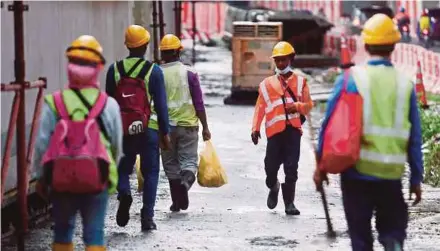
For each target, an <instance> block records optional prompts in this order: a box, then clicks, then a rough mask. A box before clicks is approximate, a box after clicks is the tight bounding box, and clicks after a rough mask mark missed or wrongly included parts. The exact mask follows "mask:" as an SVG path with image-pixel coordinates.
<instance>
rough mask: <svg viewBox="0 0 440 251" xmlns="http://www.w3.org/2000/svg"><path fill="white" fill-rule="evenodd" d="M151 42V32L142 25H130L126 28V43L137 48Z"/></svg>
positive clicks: (129, 46)
mask: <svg viewBox="0 0 440 251" xmlns="http://www.w3.org/2000/svg"><path fill="white" fill-rule="evenodd" d="M148 42H150V33H149V32H148V31H147V30H146V29H145V28H144V27H142V26H140V25H130V26H128V28H127V30H125V45H126V46H127V47H128V48H137V47H140V46H142V45H144V44H146V43H148Z"/></svg>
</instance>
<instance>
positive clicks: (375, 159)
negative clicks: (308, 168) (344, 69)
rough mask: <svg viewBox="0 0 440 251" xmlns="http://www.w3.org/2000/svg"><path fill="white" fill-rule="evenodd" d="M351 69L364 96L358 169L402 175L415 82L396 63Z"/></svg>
mask: <svg viewBox="0 0 440 251" xmlns="http://www.w3.org/2000/svg"><path fill="white" fill-rule="evenodd" d="M351 70H352V74H353V78H354V80H355V83H356V86H357V89H358V91H359V93H360V94H361V96H362V98H363V143H362V145H361V151H360V160H359V161H358V163H357V164H356V169H357V170H358V171H359V172H360V173H362V174H366V175H369V176H374V177H377V178H381V179H391V180H396V179H400V178H401V177H402V175H403V173H404V171H405V163H406V161H407V146H408V141H409V136H410V129H411V123H410V121H409V110H410V98H411V92H412V91H413V88H414V87H413V84H412V83H411V81H410V80H409V79H408V78H407V77H406V76H405V75H404V74H402V73H399V72H398V71H397V70H395V69H394V68H393V67H384V66H356V67H352V69H351Z"/></svg>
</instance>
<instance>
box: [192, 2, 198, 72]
mask: <svg viewBox="0 0 440 251" xmlns="http://www.w3.org/2000/svg"><path fill="white" fill-rule="evenodd" d="M192 25H193V27H192V40H193V44H192V64H193V65H195V63H196V33H197V25H196V2H195V1H192Z"/></svg>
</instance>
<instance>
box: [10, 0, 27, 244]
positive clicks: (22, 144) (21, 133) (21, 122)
mask: <svg viewBox="0 0 440 251" xmlns="http://www.w3.org/2000/svg"><path fill="white" fill-rule="evenodd" d="M13 8H14V33H15V34H14V40H15V62H14V66H15V82H16V83H18V84H21V85H22V88H21V89H20V91H19V92H20V102H19V103H20V104H19V109H18V110H19V112H18V119H17V187H18V205H19V211H20V225H21V226H20V227H19V228H18V231H17V233H18V239H17V248H18V250H24V249H25V247H24V234H25V233H26V232H27V230H28V212H27V188H28V177H27V173H28V172H27V165H26V135H25V130H26V117H25V99H26V98H25V84H26V83H25V81H24V77H25V62H24V32H23V11H24V5H23V1H14V4H13Z"/></svg>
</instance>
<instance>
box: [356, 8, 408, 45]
mask: <svg viewBox="0 0 440 251" xmlns="http://www.w3.org/2000/svg"><path fill="white" fill-rule="evenodd" d="M400 38H401V36H400V32H399V29H398V28H397V26H396V25H395V24H394V22H393V20H392V19H391V18H390V17H388V16H387V15H385V14H382V13H378V14H375V15H374V16H372V17H371V18H370V19H368V20H367V22H366V23H365V25H364V29H363V30H362V39H363V40H364V43H365V44H368V45H391V44H395V43H397V42H399V41H400Z"/></svg>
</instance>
